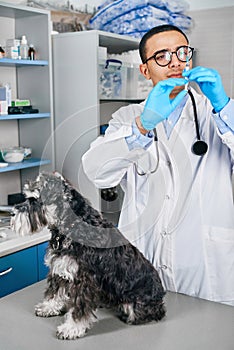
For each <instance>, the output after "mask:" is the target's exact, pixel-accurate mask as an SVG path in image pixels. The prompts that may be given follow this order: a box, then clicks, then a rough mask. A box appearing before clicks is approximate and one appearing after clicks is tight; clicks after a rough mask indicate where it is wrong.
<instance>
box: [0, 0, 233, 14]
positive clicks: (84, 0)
mask: <svg viewBox="0 0 234 350" xmlns="http://www.w3.org/2000/svg"><path fill="white" fill-rule="evenodd" d="M5 1H6V2H11V3H21V4H23V3H25V2H26V0H25V1H24V0H5ZM58 1H59V2H61V0H58ZM103 1H104V0H71V1H70V2H71V3H74V4H77V5H79V6H81V7H82V5H85V4H88V5H89V7H90V8H92V7H94V6H95V7H97V6H98V5H100V4H101V3H103ZM45 2H46V1H45ZM53 2H55V3H56V0H53ZM64 2H65V0H64ZM186 2H187V3H188V4H189V6H190V11H193V10H200V9H208V8H218V7H225V6H233V5H234V0H186Z"/></svg>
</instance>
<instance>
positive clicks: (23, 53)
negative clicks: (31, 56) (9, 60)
mask: <svg viewBox="0 0 234 350" xmlns="http://www.w3.org/2000/svg"><path fill="white" fill-rule="evenodd" d="M20 57H21V59H22V60H27V59H28V42H27V39H26V36H25V35H22V39H21V43H20Z"/></svg>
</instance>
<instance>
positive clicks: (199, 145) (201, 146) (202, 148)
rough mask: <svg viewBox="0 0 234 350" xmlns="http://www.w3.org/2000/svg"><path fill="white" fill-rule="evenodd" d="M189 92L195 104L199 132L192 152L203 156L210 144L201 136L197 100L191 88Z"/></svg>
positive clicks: (195, 118)
mask: <svg viewBox="0 0 234 350" xmlns="http://www.w3.org/2000/svg"><path fill="white" fill-rule="evenodd" d="M188 94H189V96H190V98H191V101H192V105H193V113H194V123H195V127H196V134H197V141H196V142H194V144H193V145H192V152H193V153H194V154H196V155H197V156H203V155H204V154H205V153H206V152H207V150H208V145H207V143H206V142H205V141H202V140H201V137H200V132H199V125H198V118H197V107H196V102H195V98H194V96H193V93H192V91H191V90H190V88H188Z"/></svg>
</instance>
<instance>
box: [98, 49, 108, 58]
mask: <svg viewBox="0 0 234 350" xmlns="http://www.w3.org/2000/svg"><path fill="white" fill-rule="evenodd" d="M98 59H99V60H106V59H107V47H104V46H99V47H98Z"/></svg>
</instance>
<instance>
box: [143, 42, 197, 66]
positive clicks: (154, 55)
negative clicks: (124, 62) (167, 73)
mask: <svg viewBox="0 0 234 350" xmlns="http://www.w3.org/2000/svg"><path fill="white" fill-rule="evenodd" d="M182 47H186V48H188V49H190V50H191V52H192V55H191V57H190V58H189V61H190V60H191V59H192V57H193V52H194V50H195V49H194V47H191V46H187V45H182V46H179V47H178V48H177V50H176V51H169V50H159V51H156V52H155V53H154V54H153V55H152V56H150V57H149V58H147V59H146V60H145V62H144V64H145V63H147V62H148V61H149V60H152V59H154V61H155V63H157V65H158V66H160V67H166V66H168V64H170V63H171V60H172V55H173V54H174V53H175V54H176V57H177V58H178V60H179V61H180V62H186V60H185V61H183V60H181V59H180V58H179V57H178V54H177V52H178V51H179V49H181V48H182ZM160 52H168V53H169V54H170V56H171V59H170V61H169V62H168V63H167V64H163V65H162V64H159V63H158V62H157V61H156V55H157V54H159V53H160Z"/></svg>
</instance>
